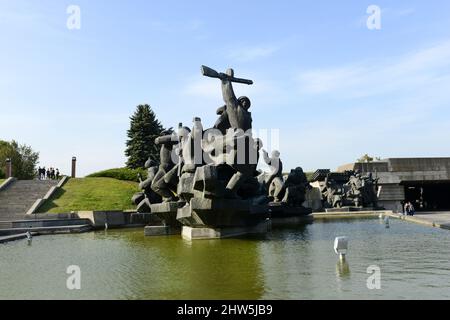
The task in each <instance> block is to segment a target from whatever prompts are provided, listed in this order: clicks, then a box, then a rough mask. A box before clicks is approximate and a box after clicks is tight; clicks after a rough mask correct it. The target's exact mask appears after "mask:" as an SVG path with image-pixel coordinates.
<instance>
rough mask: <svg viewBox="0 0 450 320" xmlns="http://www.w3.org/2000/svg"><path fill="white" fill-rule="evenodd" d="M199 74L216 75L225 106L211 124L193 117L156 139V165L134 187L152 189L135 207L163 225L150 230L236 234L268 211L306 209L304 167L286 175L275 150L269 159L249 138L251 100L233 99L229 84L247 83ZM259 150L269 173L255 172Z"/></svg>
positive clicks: (296, 212)
mask: <svg viewBox="0 0 450 320" xmlns="http://www.w3.org/2000/svg"><path fill="white" fill-rule="evenodd" d="M201 71H202V74H203V75H204V76H207V77H211V78H216V79H219V80H220V85H221V90H222V96H223V101H224V103H225V104H224V105H223V106H221V107H220V108H219V109H218V110H217V112H216V113H217V114H218V116H219V118H218V119H217V121H216V122H215V124H214V126H213V127H212V128H211V129H207V130H205V129H204V128H203V124H202V122H201V119H200V118H198V117H196V118H194V121H193V126H192V129H190V128H188V127H184V126H183V125H182V124H179V126H178V131H177V132H176V133H175V132H172V131H171V130H169V131H165V132H162V133H161V136H160V137H158V138H157V139H155V143H156V144H157V145H160V146H161V163H160V164H159V167H158V169H157V170H156V165H155V164H154V163H151V164H149V165H150V167H151V168H152V174H149V176H148V178H147V179H146V180H145V181H143V182H142V186H141V187H142V188H143V187H144V186H145V188H146V189H145V190H147V192H152V193H151V194H149V195H150V196H152V199H154V200H155V201H153V200H149V201H147V202H146V204H147V206H146V207H144V205H142V208H141V209H142V210H144V209H147V208H148V207H149V208H150V211H151V213H154V214H155V215H156V216H158V217H159V218H160V219H161V221H162V222H163V224H162V226H154V228H155V230H156V231H155V230H151V231H149V232H150V233H151V234H155V233H157V232H159V230H160V229H161V230H163V231H162V232H166V233H167V232H168V231H167V230H168V229H167V228H168V227H170V228H172V229H175V228H179V227H180V226H181V225H184V226H185V227H186V228H187V229H186V230H191V231H192V230H194V229H196V230H199V229H202V228H207V229H208V230H210V229H211V230H212V229H213V230H216V231H217V230H234V232H235V231H236V230H240V229H244V230H248V229H249V228H255V227H256V226H259V225H261V224H265V223H266V222H267V221H266V220H267V218H268V217H269V216H270V214H272V215H274V214H276V213H282V214H291V215H307V214H309V213H311V210H307V209H305V208H304V207H303V206H302V204H303V202H304V201H305V190H306V188H308V186H309V184H308V181H307V179H306V176H305V175H304V173H303V170H302V169H301V168H297V169H295V170H292V171H291V173H290V174H289V176H288V177H287V178H286V180H285V179H284V178H283V164H282V161H281V160H280V154H279V152H278V151H274V152H272V156H271V157H269V155H268V153H267V151H265V150H262V147H263V142H262V141H261V140H260V139H257V138H254V137H253V133H252V115H251V112H250V111H249V109H250V106H251V102H250V99H249V98H248V97H245V96H242V97H240V98H237V97H236V95H235V92H234V88H233V84H234V83H241V84H247V85H251V84H253V81H252V80H248V79H241V78H236V77H235V75H234V71H233V69H228V70H227V71H226V72H224V73H219V72H217V71H215V70H213V69H211V68H209V67H206V66H202V68H201ZM261 150H262V155H263V158H264V161H265V162H266V164H268V165H269V167H270V168H271V169H270V172H268V173H262V172H260V171H258V170H257V165H258V161H259V158H260V151H261ZM177 159H178V160H177ZM144 182H145V183H144ZM155 195H156V196H158V197H159V198H155ZM141 197H142V196H141ZM147 197H148V196H147ZM271 199H272V200H273V202H272V203H269V202H270V200H271ZM140 200H141V201H143V199H140ZM158 200H159V201H158ZM274 206H275V207H276V208H275V210H272V209H271V208H273V207H274ZM141 209H140V210H141ZM275 211H276V212H275ZM274 212H275V213H274ZM152 227H153V226H148V228H152ZM158 228H159V229H158ZM189 228H190V229H189ZM236 228H237V229H236ZM183 230H185V229H184V228H183ZM186 232H187V231H186ZM184 233H185V231H183V234H184Z"/></svg>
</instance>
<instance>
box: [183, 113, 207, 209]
mask: <svg viewBox="0 0 450 320" xmlns="http://www.w3.org/2000/svg"><path fill="white" fill-rule="evenodd" d="M178 136H179V137H180V144H181V146H180V150H179V152H180V155H181V157H180V158H181V161H180V162H179V164H178V165H177V166H179V167H178V172H179V176H180V182H179V184H178V190H177V193H178V196H179V197H180V200H182V201H184V202H189V200H190V199H191V198H192V197H193V190H192V187H193V179H194V175H195V171H196V169H197V167H199V166H202V165H203V164H204V163H203V150H202V137H203V125H202V122H201V119H200V118H194V121H193V128H192V131H191V130H190V129H189V128H187V127H183V128H181V130H179V133H178Z"/></svg>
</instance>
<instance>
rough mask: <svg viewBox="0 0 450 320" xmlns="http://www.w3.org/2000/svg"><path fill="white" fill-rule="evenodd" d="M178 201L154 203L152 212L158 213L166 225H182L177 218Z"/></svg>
mask: <svg viewBox="0 0 450 320" xmlns="http://www.w3.org/2000/svg"><path fill="white" fill-rule="evenodd" d="M178 206H179V203H178V202H163V203H157V204H152V205H151V206H150V208H151V212H152V213H153V214H154V215H156V216H157V217H158V218H159V219H161V221H163V224H164V225H167V226H171V227H180V228H181V224H180V223H179V222H178V220H177V210H178Z"/></svg>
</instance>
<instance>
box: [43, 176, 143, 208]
mask: <svg viewBox="0 0 450 320" xmlns="http://www.w3.org/2000/svg"><path fill="white" fill-rule="evenodd" d="M137 191H138V184H137V183H136V182H131V181H120V180H116V179H112V178H82V179H70V180H69V181H68V182H67V183H66V184H65V185H64V186H63V187H62V188H61V189H59V190H58V191H56V193H55V194H54V195H53V197H52V198H50V199H49V200H48V201H47V202H46V203H44V205H43V206H42V207H41V208H40V209H39V212H40V213H47V212H49V213H66V212H70V211H101V210H128V209H134V208H135V206H134V205H133V203H132V202H131V197H132V196H133V194H134V193H135V192H137Z"/></svg>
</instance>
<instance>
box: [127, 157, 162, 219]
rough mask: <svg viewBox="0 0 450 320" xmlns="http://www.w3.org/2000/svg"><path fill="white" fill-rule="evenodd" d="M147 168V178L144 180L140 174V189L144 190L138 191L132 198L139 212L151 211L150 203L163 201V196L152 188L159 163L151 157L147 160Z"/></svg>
mask: <svg viewBox="0 0 450 320" xmlns="http://www.w3.org/2000/svg"><path fill="white" fill-rule="evenodd" d="M145 168H146V169H148V170H147V179H145V180H142V177H141V175H140V174H139V180H140V183H139V189H140V190H142V192H138V193H136V194H135V195H134V196H133V198H132V201H133V202H134V203H135V204H136V205H137V211H138V212H150V204H153V203H160V202H161V201H162V199H161V197H160V196H159V195H158V194H156V193H155V192H154V191H153V190H152V189H151V184H152V182H153V179H154V178H155V176H156V173H157V171H158V163H157V162H156V161H154V160H152V159H151V158H149V159H148V160H147V161H146V162H145Z"/></svg>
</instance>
